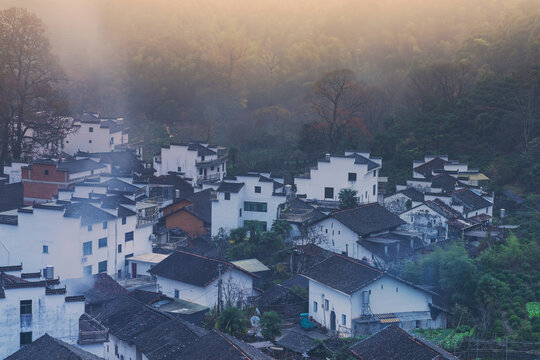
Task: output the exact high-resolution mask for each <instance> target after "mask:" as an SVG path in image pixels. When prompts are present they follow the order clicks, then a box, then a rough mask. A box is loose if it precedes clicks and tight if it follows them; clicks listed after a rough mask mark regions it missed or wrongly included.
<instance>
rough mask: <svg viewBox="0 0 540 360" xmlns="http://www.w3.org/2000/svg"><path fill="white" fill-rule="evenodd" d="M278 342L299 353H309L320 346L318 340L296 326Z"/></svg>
mask: <svg viewBox="0 0 540 360" xmlns="http://www.w3.org/2000/svg"><path fill="white" fill-rule="evenodd" d="M276 343H277V344H278V345H279V346H282V347H284V348H285V349H287V350H291V351H294V352H295V353H298V354H304V353H306V354H307V353H309V352H310V351H312V350H313V349H315V348H316V347H317V346H319V342H318V341H316V340H315V339H312V338H310V337H309V336H307V335H306V334H305V333H304V332H303V331H302V330H298V329H294V328H293V329H290V330H289V331H287V332H286V333H285V335H283V337H282V338H281V339H279V340H278V341H276Z"/></svg>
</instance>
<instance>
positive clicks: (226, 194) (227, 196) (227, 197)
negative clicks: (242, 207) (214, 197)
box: [225, 192, 231, 200]
mask: <svg viewBox="0 0 540 360" xmlns="http://www.w3.org/2000/svg"><path fill="white" fill-rule="evenodd" d="M225 200H231V193H228V192H226V193H225Z"/></svg>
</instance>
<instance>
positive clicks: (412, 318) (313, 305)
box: [304, 255, 446, 337]
mask: <svg viewBox="0 0 540 360" xmlns="http://www.w3.org/2000/svg"><path fill="white" fill-rule="evenodd" d="M304 276H305V277H307V278H308V279H309V315H310V316H311V317H312V318H313V320H315V321H316V322H317V323H319V324H321V325H322V326H324V327H326V328H327V329H329V330H330V331H332V332H336V333H338V334H339V335H341V336H347V337H349V336H358V335H364V334H370V333H373V332H375V331H378V330H379V329H380V328H382V327H383V326H385V325H386V324H388V323H396V324H399V326H400V327H402V328H404V329H415V328H422V329H436V328H441V327H445V326H446V312H445V311H444V310H443V309H440V308H439V307H437V306H435V305H434V304H433V296H434V295H436V294H435V293H433V292H431V291H429V290H426V289H423V288H421V287H418V286H416V285H414V284H411V283H408V282H406V281H404V280H401V279H399V278H397V277H395V276H393V275H390V274H388V273H386V272H383V271H381V270H379V269H376V268H374V267H372V266H370V265H368V264H366V263H365V262H363V261H359V260H356V259H352V258H349V257H346V256H343V255H333V256H332V257H330V258H328V259H326V260H324V261H322V262H321V263H319V264H317V265H315V266H313V267H312V268H311V269H309V270H308V271H307V272H306V273H305V274H304Z"/></svg>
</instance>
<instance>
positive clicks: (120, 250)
mask: <svg viewBox="0 0 540 360" xmlns="http://www.w3.org/2000/svg"><path fill="white" fill-rule="evenodd" d="M118 253H119V254H121V253H122V244H120V245H118Z"/></svg>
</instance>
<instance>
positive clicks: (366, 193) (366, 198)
mask: <svg viewBox="0 0 540 360" xmlns="http://www.w3.org/2000/svg"><path fill="white" fill-rule="evenodd" d="M366 200H367V191H366Z"/></svg>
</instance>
